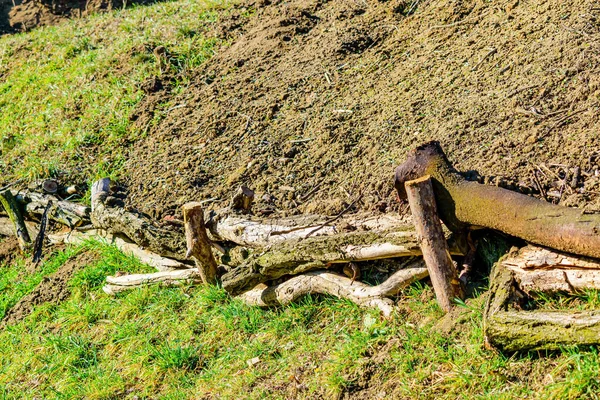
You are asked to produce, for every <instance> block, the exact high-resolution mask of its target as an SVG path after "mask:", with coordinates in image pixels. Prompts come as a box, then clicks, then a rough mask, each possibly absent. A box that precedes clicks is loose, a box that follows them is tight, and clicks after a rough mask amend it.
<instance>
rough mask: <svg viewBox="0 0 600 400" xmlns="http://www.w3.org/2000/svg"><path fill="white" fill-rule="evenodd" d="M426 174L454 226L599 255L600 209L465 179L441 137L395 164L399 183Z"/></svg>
mask: <svg viewBox="0 0 600 400" xmlns="http://www.w3.org/2000/svg"><path fill="white" fill-rule="evenodd" d="M424 175H430V176H431V178H432V182H433V189H434V192H435V197H436V201H437V204H438V212H439V215H440V217H441V219H442V220H443V221H444V223H445V224H446V225H447V226H448V228H449V229H450V230H452V231H454V232H456V231H462V230H464V229H466V228H467V227H469V226H482V227H487V228H492V229H496V230H499V231H502V232H504V233H507V234H509V235H512V236H516V237H519V238H522V239H525V240H527V241H529V242H532V243H536V244H540V245H543V246H548V247H551V248H554V249H558V250H562V251H566V252H569V253H574V254H581V255H585V256H590V257H596V258H600V214H595V215H589V214H583V213H582V211H581V210H578V209H575V208H568V207H561V206H557V205H553V204H550V203H547V202H545V201H542V200H538V199H535V198H533V197H529V196H525V195H522V194H520V193H516V192H512V191H510V190H506V189H502V188H498V187H493V186H487V185H481V184H479V183H476V182H469V181H466V180H465V179H464V178H463V177H462V176H461V175H459V174H458V173H457V171H456V170H455V169H454V168H453V167H452V165H450V163H449V162H448V159H447V158H446V155H445V154H444V152H443V151H442V148H441V147H440V144H439V143H438V142H429V143H427V144H424V145H422V146H419V147H417V148H416V149H414V150H413V151H412V152H411V153H409V156H408V158H407V160H406V161H405V162H404V163H403V164H402V165H400V166H399V167H398V168H397V169H396V179H395V186H396V190H397V191H398V195H399V196H400V198H406V191H405V188H404V183H405V182H406V181H408V180H413V179H416V178H419V177H422V176H424Z"/></svg>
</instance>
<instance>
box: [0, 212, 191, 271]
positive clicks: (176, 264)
mask: <svg viewBox="0 0 600 400" xmlns="http://www.w3.org/2000/svg"><path fill="white" fill-rule="evenodd" d="M25 225H26V226H27V229H28V230H29V232H30V233H31V234H32V235H36V236H37V235H38V229H39V227H38V225H37V224H35V223H34V222H31V221H25ZM11 235H13V225H12V222H11V221H10V219H8V218H4V217H0V236H11ZM47 239H48V241H49V242H50V243H51V244H63V243H64V244H80V243H83V242H85V241H87V240H92V239H94V240H103V241H106V242H107V243H109V244H112V245H114V246H116V247H117V248H118V249H119V250H121V251H122V252H123V253H124V254H127V255H131V256H133V257H135V258H137V259H138V260H140V261H141V262H143V263H144V264H148V265H150V266H151V267H154V268H156V269H157V270H158V271H172V270H174V269H188V268H191V267H192V266H191V265H188V264H185V263H182V262H180V261H178V260H174V259H171V258H166V257H162V256H160V255H158V254H155V253H152V252H150V251H148V250H145V249H142V248H141V247H139V246H138V245H137V244H135V243H133V242H132V241H130V240H129V239H128V238H126V237H124V236H123V235H119V234H111V233H109V232H107V231H104V230H98V229H91V230H88V231H85V232H78V231H71V232H62V233H53V234H48V235H47Z"/></svg>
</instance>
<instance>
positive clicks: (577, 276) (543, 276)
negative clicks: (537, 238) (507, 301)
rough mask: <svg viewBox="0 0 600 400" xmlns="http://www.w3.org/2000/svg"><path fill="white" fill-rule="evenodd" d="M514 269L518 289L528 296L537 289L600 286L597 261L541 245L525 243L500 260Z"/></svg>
mask: <svg viewBox="0 0 600 400" xmlns="http://www.w3.org/2000/svg"><path fill="white" fill-rule="evenodd" d="M502 265H503V266H504V267H505V268H507V269H509V270H511V271H513V273H514V277H515V280H516V282H517V283H518V284H519V287H520V288H521V290H523V291H524V292H525V293H527V294H529V295H530V296H535V295H536V292H567V293H573V292H576V291H580V290H584V289H600V260H598V259H593V258H586V257H576V256H573V255H570V254H564V253H560V252H558V251H553V250H550V249H546V248H543V247H537V246H526V247H524V248H522V249H520V250H519V251H518V252H516V253H512V254H510V255H508V256H507V257H506V258H505V259H503V260H502Z"/></svg>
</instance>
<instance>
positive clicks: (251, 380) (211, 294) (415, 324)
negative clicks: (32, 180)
mask: <svg viewBox="0 0 600 400" xmlns="http://www.w3.org/2000/svg"><path fill="white" fill-rule="evenodd" d="M84 251H86V252H93V253H95V254H96V255H97V261H95V262H93V263H91V264H90V265H88V266H86V267H85V268H83V269H82V270H80V271H79V272H77V273H76V274H75V275H74V276H73V277H72V279H71V281H70V287H71V290H72V294H71V296H70V297H69V299H68V300H66V301H64V302H63V303H61V304H59V305H49V304H42V305H39V306H37V307H36V308H35V310H34V312H33V313H32V314H31V315H29V316H28V317H26V318H25V319H24V320H22V321H21V322H19V323H17V324H15V325H12V326H8V327H6V328H5V329H4V330H3V331H1V332H0V388H2V390H3V391H2V392H0V393H3V397H4V398H7V399H17V398H18V399H21V398H29V399H32V398H34V397H37V398H68V399H72V398H85V399H113V398H130V399H133V398H164V399H192V398H203V397H209V398H210V397H211V396H213V397H216V398H226V399H227V398H230V399H239V398H244V399H246V398H247V399H261V398H274V399H283V398H307V399H312V398H336V397H337V396H338V395H339V394H340V393H343V392H352V391H358V390H361V389H363V388H365V387H371V388H373V389H372V390H373V392H372V393H371V394H372V395H373V396H375V395H377V394H378V393H379V394H380V395H381V394H382V393H385V396H386V398H407V399H408V398H410V399H413V398H423V399H427V398H447V399H456V398H464V399H470V398H486V399H487V398H500V399H521V398H560V399H565V398H566V399H568V398H572V399H576V398H594V396H595V393H596V391H597V389H598V385H599V380H598V373H599V372H600V371H599V361H598V354H597V350H595V349H576V348H571V349H565V350H564V351H562V352H555V353H548V354H541V353H527V354H520V355H512V356H507V355H502V354H496V353H494V352H491V351H489V350H486V349H485V348H484V346H483V341H484V340H483V333H482V330H481V318H482V317H481V315H482V308H483V297H477V298H475V299H472V300H470V301H468V302H467V303H466V304H462V307H461V309H462V310H463V313H462V315H461V316H460V318H459V319H460V321H459V323H458V324H457V329H456V331H454V332H452V333H450V334H449V335H443V334H442V333H441V332H440V330H439V329H437V328H435V323H436V322H437V320H438V319H439V318H440V317H441V316H442V313H441V311H440V310H439V308H438V306H437V305H436V303H435V299H434V296H433V292H432V290H431V288H430V287H428V286H427V285H423V284H416V285H413V286H411V287H410V288H408V289H406V290H405V291H404V293H403V294H402V301H401V304H400V308H399V310H400V311H399V312H398V313H397V314H396V315H394V317H393V318H392V319H391V320H385V319H382V318H381V317H380V316H379V315H378V314H377V313H376V312H374V311H368V310H362V309H359V308H358V307H356V306H355V305H354V304H352V303H349V302H347V301H343V300H338V299H334V298H331V297H326V296H325V297H315V296H308V297H305V298H303V299H301V300H300V301H299V302H298V303H297V304H293V305H290V306H288V307H283V308H280V309H271V310H261V309H258V308H253V307H248V306H246V305H244V304H242V303H240V302H239V301H238V300H235V299H231V298H229V297H228V296H227V295H226V293H225V292H224V291H223V290H221V289H219V288H215V287H180V288H161V287H159V286H153V287H144V288H140V289H136V290H133V291H131V292H128V293H123V294H120V295H118V296H117V297H110V296H108V295H106V294H104V293H103V292H102V290H101V286H102V284H103V280H104V277H105V276H106V275H108V274H114V273H115V272H116V271H124V272H134V271H147V270H149V268H148V267H146V266H143V265H140V264H139V263H137V262H135V260H133V259H132V258H131V257H127V256H124V255H122V254H121V253H120V252H119V251H118V250H116V249H115V248H113V247H111V246H107V245H104V244H101V243H94V242H89V243H86V244H85V245H82V246H79V247H74V248H67V249H66V250H64V251H62V252H59V253H56V254H55V255H54V256H53V257H51V259H50V260H48V261H46V262H45V263H44V264H42V265H41V271H44V273H50V272H52V271H55V270H57V269H58V268H59V266H60V264H62V263H64V262H65V261H66V260H67V259H68V258H69V257H73V256H75V255H77V254H79V253H80V252H84ZM22 265H23V261H20V260H19V261H16V262H14V263H12V264H11V265H10V266H2V267H0V279H1V280H2V282H8V281H11V280H12V279H14V277H15V276H20V279H21V280H22V281H23V282H27V284H26V285H24V286H23V289H22V290H20V291H19V295H25V294H26V293H28V292H30V291H31V290H32V289H33V287H34V286H35V282H39V275H40V273H41V272H39V273H32V274H27V273H25V272H23V269H22ZM16 297H18V296H16V295H15V294H14V291H13V290H12V289H9V288H6V287H5V289H3V290H0V301H2V303H3V304H6V305H8V306H10V304H13V303H14V302H15V298H16ZM254 358H258V360H259V361H258V362H257V363H255V364H252V363H249V360H252V359H254Z"/></svg>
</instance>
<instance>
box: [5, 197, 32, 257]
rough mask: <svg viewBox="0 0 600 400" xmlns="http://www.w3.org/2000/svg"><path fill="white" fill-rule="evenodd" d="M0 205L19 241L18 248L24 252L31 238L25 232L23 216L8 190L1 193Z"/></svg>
mask: <svg viewBox="0 0 600 400" xmlns="http://www.w3.org/2000/svg"><path fill="white" fill-rule="evenodd" d="M0 203H1V204H2V207H4V210H5V211H6V213H7V214H8V217H9V218H10V220H11V221H12V223H13V226H14V230H15V235H16V236H17V239H18V240H19V247H21V250H25V249H26V248H27V246H29V245H30V244H31V238H30V237H29V233H28V232H27V227H26V226H25V220H24V219H23V215H22V214H21V211H20V210H19V204H18V203H17V201H16V200H15V197H14V196H13V195H12V193H11V192H10V190H5V191H4V192H3V193H0Z"/></svg>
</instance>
